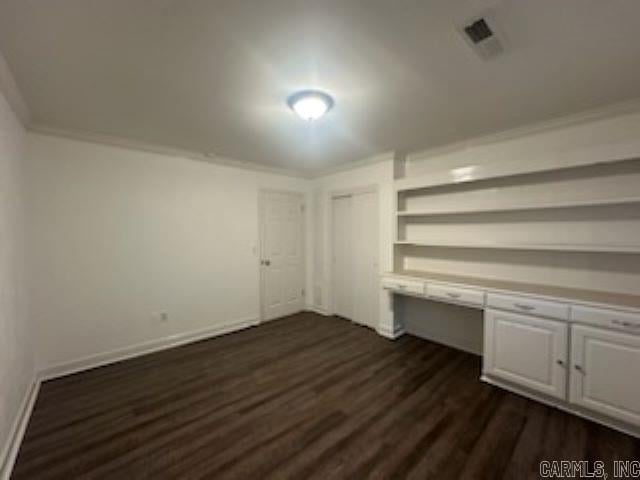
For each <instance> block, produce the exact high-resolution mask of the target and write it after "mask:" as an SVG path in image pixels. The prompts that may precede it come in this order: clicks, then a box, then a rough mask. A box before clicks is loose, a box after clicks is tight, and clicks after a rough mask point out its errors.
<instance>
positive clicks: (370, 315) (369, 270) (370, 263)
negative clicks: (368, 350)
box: [352, 192, 380, 328]
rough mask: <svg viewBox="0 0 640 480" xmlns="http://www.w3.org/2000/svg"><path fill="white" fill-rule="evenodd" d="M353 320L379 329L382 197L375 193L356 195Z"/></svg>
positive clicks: (354, 204)
mask: <svg viewBox="0 0 640 480" xmlns="http://www.w3.org/2000/svg"><path fill="white" fill-rule="evenodd" d="M352 210H353V250H354V251H353V261H354V302H353V307H354V308H353V320H354V321H355V322H356V323H359V324H361V325H366V326H368V327H371V328H377V327H378V311H379V309H378V303H379V273H380V272H379V268H378V252H379V248H378V246H379V245H378V195H377V194H376V193H375V192H367V193H361V194H358V195H354V196H353V208H352Z"/></svg>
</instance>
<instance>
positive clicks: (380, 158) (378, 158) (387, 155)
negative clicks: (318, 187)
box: [310, 151, 396, 179]
mask: <svg viewBox="0 0 640 480" xmlns="http://www.w3.org/2000/svg"><path fill="white" fill-rule="evenodd" d="M394 158H396V153H395V152H394V151H388V152H384V153H380V154H378V155H373V156H371V157H367V158H363V159H361V160H356V161H353V162H348V163H343V164H341V165H336V166H334V167H329V168H325V169H322V170H319V171H317V172H315V173H313V174H311V175H310V178H312V179H315V178H321V177H328V176H330V175H333V174H336V173H340V172H347V171H349V170H355V169H357V168H361V167H366V166H369V165H374V164H376V163H381V162H386V161H388V160H393V159H394Z"/></svg>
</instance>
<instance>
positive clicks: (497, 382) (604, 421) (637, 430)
mask: <svg viewBox="0 0 640 480" xmlns="http://www.w3.org/2000/svg"><path fill="white" fill-rule="evenodd" d="M480 380H481V381H483V382H485V383H488V384H489V385H492V386H494V387H498V388H501V389H503V390H507V391H508V392H511V393H515V394H516V395H520V396H523V397H526V398H529V399H531V400H535V401H536V402H540V403H543V404H545V405H547V406H549V407H553V408H557V409H558V410H562V411H563V412H567V413H571V414H573V415H577V416H579V417H582V418H585V419H587V420H591V421H593V422H596V423H599V424H601V425H604V426H606V427H609V428H612V429H614V430H617V431H619V432H622V433H626V434H627V435H631V436H632V437H637V438H640V427H634V426H632V425H629V424H627V423H625V422H620V421H617V420H616V419H614V418H611V417H609V416H606V415H600V414H598V413H597V412H594V411H591V410H587V409H583V408H580V407H577V406H575V405H572V404H570V403H569V402H565V401H562V400H558V399H556V398H553V397H548V396H546V395H542V394H540V393H538V392H534V391H532V390H528V389H526V388H523V387H521V386H519V385H515V384H512V383H510V382H507V381H504V380H501V379H499V378H495V377H492V376H491V375H487V374H482V375H481V376H480Z"/></svg>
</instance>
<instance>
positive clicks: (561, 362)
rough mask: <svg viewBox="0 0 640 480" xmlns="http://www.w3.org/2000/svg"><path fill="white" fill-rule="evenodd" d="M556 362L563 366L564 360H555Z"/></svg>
mask: <svg viewBox="0 0 640 480" xmlns="http://www.w3.org/2000/svg"><path fill="white" fill-rule="evenodd" d="M556 363H557V364H558V365H560V366H561V367H564V362H563V361H562V360H556Z"/></svg>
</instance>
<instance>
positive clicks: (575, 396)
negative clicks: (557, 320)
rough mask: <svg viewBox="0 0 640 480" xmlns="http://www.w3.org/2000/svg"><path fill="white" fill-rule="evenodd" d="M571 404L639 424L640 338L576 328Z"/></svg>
mask: <svg viewBox="0 0 640 480" xmlns="http://www.w3.org/2000/svg"><path fill="white" fill-rule="evenodd" d="M571 366H572V372H571V402H572V403H574V404H576V405H579V406H581V407H585V408H588V409H591V410H593V411H596V412H600V413H603V414H605V415H608V416H610V417H613V418H617V419H619V420H622V421H625V422H628V423H632V424H635V425H640V381H639V379H640V336H637V335H632V334H627V333H621V332H614V331H609V330H604V329H601V328H593V327H585V326H581V325H575V326H573V327H572V334H571Z"/></svg>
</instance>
